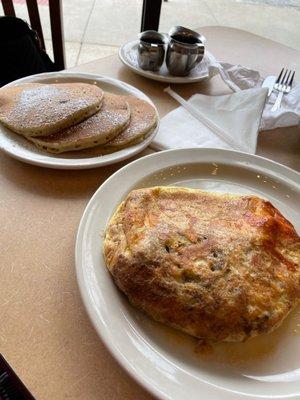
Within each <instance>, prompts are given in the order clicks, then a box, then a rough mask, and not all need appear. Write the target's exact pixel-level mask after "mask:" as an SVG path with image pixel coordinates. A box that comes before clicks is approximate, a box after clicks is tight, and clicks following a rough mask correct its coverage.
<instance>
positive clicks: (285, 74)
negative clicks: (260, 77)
mask: <svg viewBox="0 0 300 400" xmlns="http://www.w3.org/2000/svg"><path fill="white" fill-rule="evenodd" d="M294 76H295V71H292V70H290V69H286V70H285V69H284V68H282V70H281V72H280V74H279V75H278V78H277V80H276V82H275V85H274V89H275V90H277V91H278V92H279V93H278V96H277V99H276V101H275V103H274V105H273V107H272V108H271V111H277V110H279V108H280V104H281V100H282V97H283V95H284V94H287V93H289V92H290V91H291V88H292V83H293V80H294Z"/></svg>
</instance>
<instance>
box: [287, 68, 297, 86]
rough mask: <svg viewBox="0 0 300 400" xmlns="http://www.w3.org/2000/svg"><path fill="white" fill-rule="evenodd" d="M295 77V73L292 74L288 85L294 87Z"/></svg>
mask: <svg viewBox="0 0 300 400" xmlns="http://www.w3.org/2000/svg"><path fill="white" fill-rule="evenodd" d="M294 76H295V71H294V72H293V73H292V76H291V79H290V81H289V83H288V85H289V86H290V87H292V84H293V80H294Z"/></svg>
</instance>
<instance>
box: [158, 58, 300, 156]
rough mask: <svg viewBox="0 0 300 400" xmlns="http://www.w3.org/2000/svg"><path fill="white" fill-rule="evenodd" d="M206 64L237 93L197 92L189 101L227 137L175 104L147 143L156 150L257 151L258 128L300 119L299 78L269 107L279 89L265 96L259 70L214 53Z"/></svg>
mask: <svg viewBox="0 0 300 400" xmlns="http://www.w3.org/2000/svg"><path fill="white" fill-rule="evenodd" d="M209 68H210V74H211V76H213V75H216V74H217V73H219V74H220V76H221V78H222V79H223V81H224V82H225V83H226V84H227V85H228V86H229V87H230V88H231V89H232V90H233V91H234V92H235V93H232V94H229V95H225V96H204V95H201V94H195V95H194V96H192V97H191V98H190V99H189V100H188V102H187V103H188V105H191V106H192V108H194V110H196V111H197V110H198V112H200V113H201V114H202V115H205V117H206V118H207V119H209V120H210V121H212V122H213V123H214V124H215V125H217V126H219V127H222V129H223V130H224V132H225V133H226V136H228V137H230V139H231V140H230V141H228V140H224V139H225V138H222V137H220V135H216V134H215V133H214V132H213V131H212V130H211V129H210V128H209V127H208V125H207V124H203V123H202V122H200V121H199V119H197V118H196V116H194V114H195V113H191V112H190V111H188V110H187V109H186V107H185V108H184V107H178V108H177V109H175V110H173V111H171V112H170V113H169V114H167V115H166V116H165V117H164V118H162V120H161V123H160V128H159V131H158V134H157V135H156V137H155V139H154V141H153V142H152V145H151V147H153V148H154V149H156V150H165V149H172V148H188V147H214V148H224V149H234V150H242V151H245V152H248V153H251V154H255V152H256V144H257V134H258V131H259V130H268V129H274V128H278V127H285V126H293V125H298V124H299V122H300V84H294V85H293V88H292V90H291V91H290V93H289V94H288V95H285V96H283V100H282V106H281V108H280V109H279V110H278V111H276V112H271V108H272V106H273V104H274V102H275V100H276V96H277V93H272V94H271V96H270V97H269V98H266V93H267V89H266V88H262V86H261V85H262V83H263V78H262V77H261V76H260V74H259V72H257V71H254V70H251V69H248V68H246V67H243V66H241V65H231V64H227V63H219V62H217V61H216V60H215V59H212V60H210V66H209ZM274 78H275V77H274ZM169 92H172V90H169ZM173 93H174V92H173Z"/></svg>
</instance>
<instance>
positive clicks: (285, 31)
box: [0, 0, 300, 68]
mask: <svg viewBox="0 0 300 400" xmlns="http://www.w3.org/2000/svg"><path fill="white" fill-rule="evenodd" d="M13 3H14V6H15V10H16V14H17V16H18V17H20V18H23V19H25V20H26V21H29V19H28V13H27V6H26V2H25V0H14V1H13ZM38 6H39V11H40V17H41V22H42V26H43V32H44V37H45V42H46V43H45V44H46V49H47V52H48V54H49V55H50V56H51V57H52V42H51V34H50V20H49V10H48V7H49V6H48V0H38ZM62 6H63V23H64V35H65V51H66V64H67V65H66V66H67V67H68V68H70V67H73V66H75V65H78V64H82V63H86V62H89V61H92V60H95V59H97V58H102V57H106V56H108V55H111V54H115V53H116V52H117V51H118V48H119V46H120V45H121V44H123V43H125V42H126V41H128V40H130V39H133V38H135V37H136V36H137V34H138V33H139V31H140V26H141V13H142V0H62ZM0 12H1V15H3V14H4V13H3V10H2V8H0ZM299 21H300V0H168V1H164V2H163V4H162V10H161V17H160V27H159V29H160V31H162V32H167V31H168V30H169V28H170V27H171V26H172V25H183V26H187V27H189V28H198V27H201V26H211V25H222V26H229V27H234V28H241V29H244V30H247V31H249V32H252V33H256V34H258V35H261V36H264V37H266V38H270V39H273V40H276V41H278V42H280V43H283V44H285V45H288V46H290V47H293V48H296V49H300V28H299Z"/></svg>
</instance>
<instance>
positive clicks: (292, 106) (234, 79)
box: [211, 61, 300, 131]
mask: <svg viewBox="0 0 300 400" xmlns="http://www.w3.org/2000/svg"><path fill="white" fill-rule="evenodd" d="M211 68H214V69H215V70H217V71H218V72H219V73H220V75H221V77H222V79H223V80H224V82H225V83H226V84H227V85H228V86H229V87H230V88H231V89H232V90H234V91H240V90H244V89H249V88H259V87H261V85H262V83H263V78H262V77H261V76H260V74H259V72H257V71H254V70H251V69H248V68H246V67H243V66H241V65H231V64H227V63H218V62H217V61H215V62H214V63H212V64H211ZM269 78H270V80H272V78H274V80H275V79H276V77H275V76H274V77H269ZM277 95H278V92H275V91H273V92H272V94H271V96H270V97H269V98H268V99H267V102H266V104H265V108H264V111H263V114H262V118H261V123H260V127H259V130H260V131H263V130H270V129H275V128H283V127H287V126H295V125H298V124H299V123H300V84H299V83H295V82H294V84H293V87H292V89H291V91H290V93H289V94H285V95H284V96H283V98H282V102H281V107H280V109H279V110H277V111H275V112H272V111H271V108H272V106H273V104H274V103H275V100H276V97H277Z"/></svg>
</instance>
